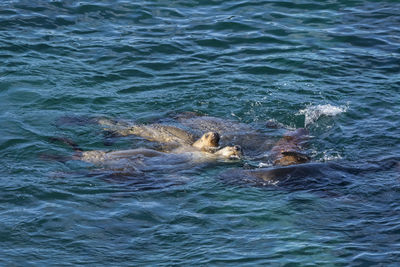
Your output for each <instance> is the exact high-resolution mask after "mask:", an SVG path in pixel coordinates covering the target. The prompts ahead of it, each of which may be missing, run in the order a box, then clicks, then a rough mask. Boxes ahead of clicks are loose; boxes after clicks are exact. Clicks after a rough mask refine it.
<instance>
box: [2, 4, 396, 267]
mask: <svg viewBox="0 0 400 267" xmlns="http://www.w3.org/2000/svg"><path fill="white" fill-rule="evenodd" d="M399 14H400V3H399V2H398V1H390V0H385V1H372V0H371V1H367V0H352V1H347V0H331V1H316V0H300V1H270V0H265V1H210V0H205V1H180V0H179V1H162V0H160V1H123V0H121V1H117V0H115V1H88V0H81V1H74V0H65V1H56V0H54V1H50V0H49V1H45V0H38V1H25V0H20V1H17V0H9V1H1V2H0V59H1V65H0V125H1V127H0V153H1V154H0V189H1V193H0V201H1V207H0V218H1V219H0V263H1V265H5V266H51V265H63V266H64V265H65V266H67V265H115V266H121V265H130V266H142V265H185V266H191V265H195V264H197V265H212V266H215V265H220V266H226V265H267V264H272V265H287V266H291V265H292V266H297V265H302V266H306V265H307V266H310V265H317V266H321V265H328V266H332V265H335V266H341V265H348V264H349V265H355V266H369V265H382V266H389V265H392V266H395V265H396V264H397V263H398V262H399V261H400V252H399V251H400V223H399V221H400V208H399V203H400V181H399V178H400V163H399V160H400V157H399V153H400V130H399V128H400V123H399V117H400V116H399V115H400V75H399V70H400V30H399V25H400V17H399ZM186 111H192V112H197V113H201V114H206V115H209V116H214V117H218V118H222V119H224V120H233V121H235V122H241V123H245V124H248V125H250V126H251V127H252V128H254V129H256V130H257V131H260V132H263V133H266V134H267V135H268V136H270V138H271V142H273V141H276V140H278V139H279V137H280V136H282V134H284V132H285V131H286V130H293V129H296V128H301V127H306V128H307V129H308V130H309V131H310V139H309V140H308V147H307V150H306V151H305V152H306V153H307V154H308V155H310V156H311V157H312V163H310V164H311V165H306V166H305V167H304V168H303V167H302V168H301V169H299V171H298V172H297V173H296V175H293V176H291V177H285V179H286V180H285V183H282V184H280V183H278V184H275V183H272V184H271V183H264V184H263V183H255V184H253V183H249V184H246V183H245V182H243V181H235V180H232V181H227V180H226V179H222V178H221V177H224V176H223V173H226V172H229V171H230V172H233V173H235V172H236V170H238V172H239V170H243V169H246V168H247V169H248V168H250V169H251V168H259V167H264V168H274V167H271V165H270V163H269V162H267V161H262V160H257V159H253V158H246V157H245V159H244V160H243V161H242V162H232V163H225V162H217V163H214V164H209V165H205V166H200V167H193V168H187V169H176V170H174V168H169V169H168V171H162V170H161V171H157V172H150V173H149V175H148V176H147V178H146V179H144V178H143V179H140V177H129V175H128V176H124V177H120V176H118V175H112V173H109V172H107V171H98V170H97V171H94V169H93V166H91V165H90V164H86V163H83V162H80V161H73V160H58V159H61V158H64V159H65V158H68V157H70V156H71V155H73V153H74V152H73V150H72V149H71V147H69V146H67V145H65V144H63V143H60V142H53V141H51V140H54V139H52V138H53V137H62V138H69V139H71V140H74V142H76V143H77V144H79V146H80V147H81V148H82V149H84V150H95V149H98V150H116V149H129V148H137V147H143V146H145V147H146V146H147V147H149V146H151V145H152V144H150V143H149V142H146V141H144V140H142V139H140V138H137V137H124V138H116V137H109V136H107V135H106V134H105V133H104V131H103V129H102V128H101V127H99V126H98V125H96V124H93V123H91V118H99V117H106V118H110V119H116V120H121V121H128V122H132V123H152V122H159V121H168V119H169V118H171V117H172V116H174V114H175V115H176V114H179V113H182V112H186ZM65 118H69V119H65ZM271 121H273V122H275V123H276V125H279V127H278V129H270V128H268V127H267V125H268V123H267V122H271ZM267 152H268V151H266V153H267ZM43 155H56V156H57V157H53V159H50V158H49V157H43ZM307 166H308V167H307ZM239 178H240V177H239ZM239 180H240V179H239Z"/></svg>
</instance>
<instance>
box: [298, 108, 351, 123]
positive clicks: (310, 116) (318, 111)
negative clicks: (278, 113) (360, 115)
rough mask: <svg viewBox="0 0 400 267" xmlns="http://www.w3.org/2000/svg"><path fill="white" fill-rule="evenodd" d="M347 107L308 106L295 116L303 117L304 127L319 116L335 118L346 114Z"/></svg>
mask: <svg viewBox="0 0 400 267" xmlns="http://www.w3.org/2000/svg"><path fill="white" fill-rule="evenodd" d="M346 111H347V106H340V107H337V106H333V105H331V104H326V105H316V106H308V107H307V108H305V109H302V110H299V112H298V113H297V115H304V116H305V121H304V127H307V126H308V125H310V124H311V123H314V122H315V121H317V120H318V119H319V118H320V117H321V116H336V115H338V114H340V113H343V112H346Z"/></svg>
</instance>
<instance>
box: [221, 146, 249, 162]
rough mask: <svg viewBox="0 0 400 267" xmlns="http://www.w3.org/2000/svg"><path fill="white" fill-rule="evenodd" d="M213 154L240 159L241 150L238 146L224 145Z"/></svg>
mask: <svg viewBox="0 0 400 267" xmlns="http://www.w3.org/2000/svg"><path fill="white" fill-rule="evenodd" d="M215 154H216V155H218V156H221V157H223V158H226V159H241V158H242V156H243V151H242V148H241V147H240V146H226V147H224V148H221V149H220V150H218V151H217V152H215Z"/></svg>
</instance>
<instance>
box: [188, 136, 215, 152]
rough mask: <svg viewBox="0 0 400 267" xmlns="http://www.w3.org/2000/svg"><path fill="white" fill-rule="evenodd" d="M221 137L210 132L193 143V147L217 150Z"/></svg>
mask: <svg viewBox="0 0 400 267" xmlns="http://www.w3.org/2000/svg"><path fill="white" fill-rule="evenodd" d="M219 139H220V136H219V134H218V133H216V132H208V133H205V134H203V136H202V137H200V139H198V140H197V141H196V142H194V143H193V147H196V148H198V149H200V150H209V149H210V148H216V147H218V146H219Z"/></svg>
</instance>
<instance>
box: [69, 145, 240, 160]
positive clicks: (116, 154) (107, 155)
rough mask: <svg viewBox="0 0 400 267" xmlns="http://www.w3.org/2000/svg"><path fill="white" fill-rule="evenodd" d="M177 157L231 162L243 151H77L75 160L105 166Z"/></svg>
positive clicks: (137, 149) (224, 149)
mask: <svg viewBox="0 0 400 267" xmlns="http://www.w3.org/2000/svg"><path fill="white" fill-rule="evenodd" d="M171 155H172V156H177V157H181V158H186V160H187V161H192V162H197V163H202V162H208V161H214V160H218V159H221V160H224V159H227V160H231V159H240V158H241V157H242V150H241V148H240V146H226V147H223V148H221V149H218V150H216V151H215V152H206V151H186V152H183V153H165V152H160V151H156V150H152V149H146V148H136V149H127V150H116V151H109V152H107V151H102V150H92V151H77V153H76V154H75V155H74V157H73V158H74V159H77V160H82V161H85V162H89V163H93V164H96V165H101V164H105V163H107V162H113V161H115V162H118V161H121V160H128V161H129V160H130V159H136V158H137V157H138V156H139V157H142V158H143V157H147V158H153V157H165V158H167V157H169V156H171Z"/></svg>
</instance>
